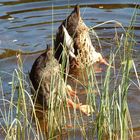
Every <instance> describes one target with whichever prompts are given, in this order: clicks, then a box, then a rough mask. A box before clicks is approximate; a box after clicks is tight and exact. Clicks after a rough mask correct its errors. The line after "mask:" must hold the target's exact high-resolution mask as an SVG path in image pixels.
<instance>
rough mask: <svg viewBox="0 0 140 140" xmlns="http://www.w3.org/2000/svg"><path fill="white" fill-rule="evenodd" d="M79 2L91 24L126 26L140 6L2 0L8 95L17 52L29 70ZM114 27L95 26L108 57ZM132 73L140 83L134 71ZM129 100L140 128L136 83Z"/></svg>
mask: <svg viewBox="0 0 140 140" xmlns="http://www.w3.org/2000/svg"><path fill="white" fill-rule="evenodd" d="M77 3H78V4H80V7H81V9H80V10H81V15H82V17H83V19H84V21H85V23H86V25H87V26H95V25H97V24H99V23H102V22H105V21H107V20H117V21H119V22H121V23H122V25H123V26H124V27H128V26H129V24H130V20H131V17H132V15H133V12H134V10H135V6H136V4H138V5H139V6H140V1H139V0H123V1H122V0H116V1H114V0H108V1H105V0H86V1H85V0H69V1H68V0H46V1H45V0H0V76H1V78H2V80H3V87H4V91H5V93H6V94H7V98H8V93H10V86H9V85H8V82H10V81H11V75H10V74H12V72H13V71H14V69H15V68H17V59H16V53H17V52H18V51H21V52H22V54H23V59H24V61H23V62H24V63H23V64H24V72H25V73H27V72H28V71H29V70H30V68H31V66H32V63H33V61H34V60H35V58H36V57H37V56H38V54H39V53H40V51H41V50H44V49H45V48H46V44H51V43H52V35H55V33H56V30H57V28H58V26H59V25H60V24H61V22H62V21H63V20H64V19H65V18H66V17H67V16H68V15H69V13H70V12H71V11H72V9H73V7H74V5H75V4H77ZM139 8H140V7H139ZM139 8H138V7H137V8H136V10H137V17H136V21H135V24H134V35H135V40H136V41H137V44H136V46H135V48H134V49H135V51H134V61H135V65H136V69H137V72H138V76H140V56H139V55H140V9H139ZM114 27H115V24H114V23H110V24H105V25H103V26H101V27H98V28H95V31H96V32H97V34H98V36H99V38H100V39H101V40H102V47H103V48H102V49H103V52H104V56H107V55H108V54H109V51H110V47H109V46H113V44H112V42H113V41H112V40H113V38H114V37H115V35H114V32H115V30H114ZM121 33H122V30H121V29H118V34H120V35H121ZM116 61H117V60H116ZM131 75H132V79H133V80H134V82H136V84H138V83H137V81H136V78H135V74H134V71H133V70H132V73H131ZM9 98H10V97H9ZM128 101H129V108H130V112H131V116H132V120H133V125H134V128H140V89H138V88H136V86H131V88H130V90H129V97H128ZM139 130H140V129H139Z"/></svg>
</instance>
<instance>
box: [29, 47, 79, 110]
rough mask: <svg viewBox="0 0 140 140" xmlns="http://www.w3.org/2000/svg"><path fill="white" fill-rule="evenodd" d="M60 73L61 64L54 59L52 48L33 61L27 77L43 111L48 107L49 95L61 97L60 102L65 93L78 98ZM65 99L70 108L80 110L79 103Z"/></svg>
mask: <svg viewBox="0 0 140 140" xmlns="http://www.w3.org/2000/svg"><path fill="white" fill-rule="evenodd" d="M61 71H62V69H61V64H59V63H58V61H57V60H56V59H55V58H54V56H53V50H52V48H47V50H46V51H45V52H44V53H43V54H41V55H40V56H39V57H38V58H37V59H36V60H35V62H34V64H33V66H32V69H31V72H30V74H29V77H30V80H31V82H32V86H33V88H34V93H35V96H36V97H37V101H38V102H39V103H40V104H41V105H42V106H43V107H44V108H45V109H47V107H48V99H49V97H50V94H54V96H59V97H60V96H61V97H62V100H63V96H65V95H66V94H65V93H67V94H69V95H70V96H75V97H76V98H78V97H77V96H76V92H75V91H74V90H72V88H71V86H70V85H67V84H66V82H65V81H64V79H63V76H62V72H61ZM52 81H53V82H52ZM51 87H53V88H51ZM65 97H66V102H67V103H68V105H69V106H70V107H73V108H76V109H79V110H80V105H81V104H80V103H78V104H76V103H74V102H73V101H72V99H69V98H68V97H67V96H65Z"/></svg>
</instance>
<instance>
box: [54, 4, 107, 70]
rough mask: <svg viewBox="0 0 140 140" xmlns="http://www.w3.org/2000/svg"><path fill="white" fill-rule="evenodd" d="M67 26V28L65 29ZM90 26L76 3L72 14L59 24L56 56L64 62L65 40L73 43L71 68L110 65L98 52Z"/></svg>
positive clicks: (55, 47) (55, 48) (71, 47)
mask: <svg viewBox="0 0 140 140" xmlns="http://www.w3.org/2000/svg"><path fill="white" fill-rule="evenodd" d="M64 28H65V29H64ZM89 31H90V29H89V27H87V26H86V24H85V23H84V21H83V19H82V17H81V15H80V7H79V5H76V6H75V8H74V10H73V11H72V12H71V14H70V15H69V16H68V17H67V18H66V19H65V20H64V21H63V22H62V24H61V25H60V26H59V28H58V30H57V33H56V39H55V43H54V44H55V46H54V50H55V53H54V56H55V58H56V59H57V60H58V61H59V63H62V53H63V51H64V49H65V46H66V45H64V44H65V40H69V44H71V46H70V48H69V47H66V48H69V49H71V50H72V49H73V54H74V57H72V58H71V57H69V63H70V67H71V69H76V68H84V67H86V66H91V65H93V64H95V63H100V64H105V65H108V66H109V64H108V62H107V61H106V60H105V59H104V58H103V56H102V55H101V53H99V52H97V51H96V50H95V48H94V46H93V44H92V42H91V38H90V35H89Z"/></svg>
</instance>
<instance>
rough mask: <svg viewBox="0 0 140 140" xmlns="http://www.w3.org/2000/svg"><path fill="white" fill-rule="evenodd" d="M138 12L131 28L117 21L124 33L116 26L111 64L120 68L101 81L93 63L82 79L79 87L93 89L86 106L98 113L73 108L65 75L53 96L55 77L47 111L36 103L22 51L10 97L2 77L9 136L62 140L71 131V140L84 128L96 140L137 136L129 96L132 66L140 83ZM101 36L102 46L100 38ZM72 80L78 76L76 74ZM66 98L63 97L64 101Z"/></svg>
mask: <svg viewBox="0 0 140 140" xmlns="http://www.w3.org/2000/svg"><path fill="white" fill-rule="evenodd" d="M135 16H136V14H134V16H133V18H132V20H131V23H130V26H129V27H128V28H127V29H126V30H125V29H124V28H123V26H122V25H121V24H120V23H119V22H116V21H115V23H116V24H119V25H120V26H121V27H122V28H123V30H124V34H122V36H121V37H120V38H119V37H118V33H117V29H115V30H116V32H115V34H116V36H117V40H116V42H115V44H116V48H115V49H112V50H111V51H110V58H109V62H110V64H111V65H112V66H114V68H111V67H110V66H109V67H108V68H107V70H106V72H105V73H103V75H102V74H101V76H100V79H99V78H97V75H96V73H95V71H94V68H93V67H90V68H86V70H85V73H86V74H84V72H83V73H81V77H82V79H83V81H82V82H81V81H78V80H77V81H78V82H77V85H75V88H76V86H78V84H81V83H82V86H83V87H84V89H85V91H86V92H87V99H86V104H88V105H91V106H92V107H93V108H94V110H95V113H94V114H92V115H91V116H90V117H86V116H84V115H83V114H82V113H81V112H77V111H76V110H75V109H74V110H70V109H69V108H67V106H66V97H67V95H66V94H65V90H62V89H63V87H62V80H61V79H62V77H63V75H61V77H60V80H59V82H58V87H59V89H58V93H59V94H58V95H57V96H54V94H51V93H53V89H54V86H55V76H52V78H51V87H50V91H51V92H50V98H49V101H48V102H49V108H48V110H47V111H44V110H42V109H41V107H40V106H39V105H38V107H37V104H36V105H35V104H34V103H33V101H32V94H31V93H30V85H29V82H28V76H27V75H26V74H24V73H23V67H24V66H23V63H22V58H21V56H20V55H18V56H17V65H18V68H17V69H16V70H15V71H14V72H13V76H12V78H11V79H12V82H11V83H12V84H11V98H10V99H7V98H6V97H5V93H4V90H3V85H2V80H0V92H1V93H0V94H1V97H2V99H0V100H1V102H2V108H1V109H0V116H1V118H2V120H3V122H4V123H0V127H1V129H2V130H3V134H4V136H5V139H6V140H10V139H11V140H12V139H17V140H19V139H23V140H24V139H26V140H27V139H28V140H30V139H37V140H43V139H45V138H47V139H49V140H52V139H56V138H60V139H61V137H65V135H67V139H71V136H70V133H72V134H73V136H72V137H73V138H75V139H76V134H77V130H79V131H80V133H81V136H82V137H83V138H84V139H85V140H86V139H87V140H88V139H89V137H90V138H93V139H94V138H97V139H98V140H103V139H105V138H106V139H107V140H127V139H133V126H132V124H131V116H130V112H129V108H128V100H127V98H128V90H129V87H130V85H131V84H132V80H131V76H130V71H131V69H132V68H133V69H134V71H135V74H136V78H137V81H138V83H140V82H139V79H138V74H137V70H136V67H135V63H134V60H133V57H132V56H133V51H132V50H133V47H134V45H135V41H134V29H133V23H134V22H135ZM111 22H112V21H111ZM113 22H114V21H113ZM106 23H109V21H108V22H105V23H103V24H106ZM101 25H102V24H101ZM94 28H95V27H94ZM91 29H93V28H91ZM97 40H98V41H99V46H100V47H101V43H100V40H99V38H97ZM116 59H117V61H118V62H119V69H118V68H117V69H116V68H115V65H116V62H115V60H116ZM64 65H65V59H64V64H63V66H64ZM63 66H62V67H63ZM62 71H63V69H62ZM63 72H64V71H63ZM71 78H72V79H73V80H74V79H75V78H74V77H71ZM67 79H68V75H66V82H68V80H67ZM99 81H100V82H101V83H99ZM84 84H85V85H84ZM139 86H140V84H139ZM94 91H96V93H94ZM60 99H63V101H62V100H60ZM38 114H39V116H40V117H39V116H38ZM40 122H42V123H40ZM68 126H72V128H68ZM42 129H44V130H46V131H47V132H46V131H43V130H42ZM87 129H88V131H87Z"/></svg>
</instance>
